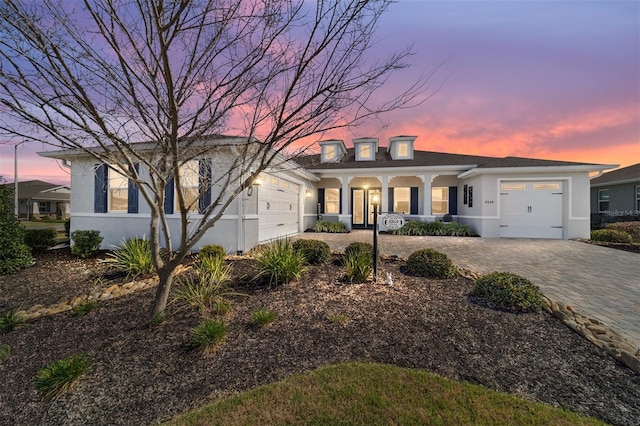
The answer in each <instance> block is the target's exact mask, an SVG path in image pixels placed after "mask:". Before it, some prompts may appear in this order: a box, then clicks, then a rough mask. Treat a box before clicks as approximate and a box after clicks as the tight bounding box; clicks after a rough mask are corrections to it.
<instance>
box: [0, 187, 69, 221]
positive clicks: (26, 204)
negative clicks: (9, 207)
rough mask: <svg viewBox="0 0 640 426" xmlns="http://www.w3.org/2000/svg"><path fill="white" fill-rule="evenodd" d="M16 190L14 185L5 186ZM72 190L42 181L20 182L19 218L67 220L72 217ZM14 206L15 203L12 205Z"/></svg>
mask: <svg viewBox="0 0 640 426" xmlns="http://www.w3.org/2000/svg"><path fill="white" fill-rule="evenodd" d="M5 185H6V186H7V187H9V188H11V189H14V188H15V186H14V184H13V183H8V184H5ZM70 199H71V188H69V187H68V186H64V185H56V184H53V183H49V182H43V181H41V180H29V181H26V182H18V206H19V207H18V216H19V217H20V218H23V219H26V218H31V217H33V218H35V219H39V218H42V217H45V216H47V217H50V218H52V219H67V218H68V217H69V215H70ZM12 204H13V203H12Z"/></svg>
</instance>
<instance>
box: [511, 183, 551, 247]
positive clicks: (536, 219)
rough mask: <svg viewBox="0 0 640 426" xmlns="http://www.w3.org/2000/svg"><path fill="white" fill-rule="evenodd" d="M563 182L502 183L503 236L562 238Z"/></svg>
mask: <svg viewBox="0 0 640 426" xmlns="http://www.w3.org/2000/svg"><path fill="white" fill-rule="evenodd" d="M562 205H563V194H562V182H545V181H542V182H528V181H527V182H518V181H514V182H501V184H500V236H501V237H510V238H562V217H563V214H562Z"/></svg>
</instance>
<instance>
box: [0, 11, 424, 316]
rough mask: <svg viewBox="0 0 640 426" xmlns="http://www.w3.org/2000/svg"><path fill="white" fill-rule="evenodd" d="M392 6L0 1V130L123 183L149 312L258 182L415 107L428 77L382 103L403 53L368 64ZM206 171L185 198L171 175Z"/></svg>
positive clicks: (184, 188)
mask: <svg viewBox="0 0 640 426" xmlns="http://www.w3.org/2000/svg"><path fill="white" fill-rule="evenodd" d="M391 3H392V1H390V0H346V1H344V0H317V1H315V2H305V1H302V0H243V1H238V0H194V1H186V0H183V1H175V0H173V1H162V0H138V1H135V2H134V1H130V2H114V1H111V0H92V1H85V2H64V1H56V0H39V1H33V2H25V1H22V0H3V1H2V2H1V3H0V131H2V132H5V133H7V134H10V135H13V136H16V137H22V138H26V139H31V140H38V141H41V142H43V143H45V144H47V145H49V146H51V147H55V148H57V149H67V150H73V152H76V153H77V152H81V153H84V154H85V155H90V156H92V157H93V158H94V159H95V161H96V162H99V163H102V164H106V165H108V170H109V171H110V172H111V171H113V172H115V173H120V174H122V175H124V177H125V178H127V179H129V181H130V182H132V183H134V184H135V185H136V187H137V189H138V191H139V194H140V197H141V199H143V200H144V201H145V202H146V204H147V205H148V206H149V209H150V222H149V232H148V235H149V238H150V241H151V248H152V253H153V263H154V266H155V269H156V271H157V273H158V276H159V278H160V282H159V285H158V287H157V292H156V298H155V302H154V307H153V312H152V313H153V314H157V313H159V312H161V311H163V310H164V309H165V307H166V304H167V299H168V296H169V290H170V287H171V283H172V281H173V276H174V272H175V269H176V267H177V266H178V265H179V264H180V262H181V261H182V259H183V258H184V257H185V256H186V255H187V253H189V251H190V250H191V249H192V247H193V246H194V245H195V244H196V243H197V242H198V240H200V238H201V237H202V236H203V235H204V234H205V233H206V232H207V230H209V229H210V228H212V227H213V226H214V225H215V224H216V222H217V221H218V220H219V219H220V218H221V217H222V215H223V214H224V211H225V209H226V208H227V207H228V206H229V205H230V204H231V202H232V201H233V200H234V199H235V198H236V197H237V196H238V195H239V194H240V193H241V192H242V191H244V190H245V189H246V188H248V187H249V186H250V185H251V183H252V181H253V180H254V179H255V178H256V176H257V175H258V174H259V173H261V172H262V171H263V170H265V169H266V168H267V167H273V166H278V165H279V164H277V163H278V162H282V161H283V159H284V158H285V156H284V154H287V153H289V154H291V153H292V152H293V147H294V146H295V147H296V150H297V149H305V146H304V142H300V141H308V142H307V143H309V142H313V139H312V138H310V137H311V136H314V135H321V134H323V133H324V132H327V131H331V130H335V129H340V128H347V127H350V126H354V125H357V124H359V123H361V122H363V121H364V120H365V119H368V118H377V117H378V116H379V114H381V113H383V112H386V111H390V110H394V109H398V108H408V107H410V106H413V105H416V104H417V103H419V102H420V100H419V98H418V95H422V94H423V91H424V90H423V89H424V88H425V87H426V83H427V79H426V78H422V79H419V80H418V81H417V82H416V83H415V84H412V85H409V86H408V87H407V89H406V90H404V91H403V90H399V91H398V90H396V91H394V94H393V96H388V95H383V96H380V95H379V93H380V91H379V89H381V88H382V87H383V84H384V83H385V82H386V81H387V79H388V77H389V76H390V75H391V74H392V73H394V72H395V71H397V70H401V69H404V68H406V67H407V66H408V64H407V62H406V60H407V59H408V57H409V56H410V52H409V51H408V50H402V51H399V52H397V53H392V54H390V55H389V56H388V57H386V58H372V57H369V54H371V53H373V50H374V49H373V48H374V46H373V42H374V39H375V37H374V35H375V30H376V28H377V25H378V22H379V20H380V18H381V16H382V15H383V13H384V12H385V11H386V10H387V8H388V7H389V5H390V4H391ZM422 99H424V97H422ZM416 100H418V102H416ZM212 135H228V136H231V137H230V138H226V139H225V138H219V137H218V138H214V139H216V141H215V142H214V143H210V141H211V140H212ZM300 144H302V146H300ZM203 158H207V159H211V162H210V163H209V165H208V166H205V167H206V168H208V169H210V170H206V169H205V170H202V168H201V169H200V170H198V167H197V166H196V167H193V166H191V167H192V170H193V172H192V173H191V174H192V175H196V176H198V175H202V174H204V175H206V176H207V178H208V180H207V183H206V184H203V185H200V186H198V187H197V188H196V189H195V190H194V185H193V184H191V185H189V183H188V182H187V181H188V179H189V178H188V177H185V175H184V174H183V173H182V172H181V170H183V169H184V168H185V166H187V165H189V164H193V163H194V162H195V164H197V163H198V160H199V159H203ZM167 188H170V193H171V194H175V197H176V200H175V206H176V208H175V210H176V211H175V214H176V215H177V214H179V216H180V219H181V226H180V235H179V239H178V238H172V235H171V233H170V228H169V226H168V219H167V212H166V211H165V208H164V206H165V197H166V196H165V194H166V192H165V190H166V189H167ZM212 188H213V191H212ZM194 206H195V207H196V208H199V210H201V211H200V213H201V216H199V217H198V218H197V219H193V218H192V217H190V216H191V215H190V212H191V211H193V209H194ZM162 243H163V244H164V248H165V249H166V251H167V253H168V256H167V257H163V256H161V250H160V249H161V244H162Z"/></svg>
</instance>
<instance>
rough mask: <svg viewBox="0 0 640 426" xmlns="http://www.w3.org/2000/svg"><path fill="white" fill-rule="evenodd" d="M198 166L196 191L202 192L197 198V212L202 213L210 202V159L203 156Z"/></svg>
mask: <svg viewBox="0 0 640 426" xmlns="http://www.w3.org/2000/svg"><path fill="white" fill-rule="evenodd" d="M198 166H199V167H198V168H199V173H198V192H199V193H200V194H202V195H201V196H200V199H199V200H198V212H200V213H204V211H205V210H206V209H207V207H209V205H210V204H211V160H210V159H209V158H203V159H201V160H200V163H199V165H198ZM203 189H204V193H203V192H202V191H203Z"/></svg>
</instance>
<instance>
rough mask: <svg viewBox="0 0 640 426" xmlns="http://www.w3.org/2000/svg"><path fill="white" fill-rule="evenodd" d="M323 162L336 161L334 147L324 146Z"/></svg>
mask: <svg viewBox="0 0 640 426" xmlns="http://www.w3.org/2000/svg"><path fill="white" fill-rule="evenodd" d="M323 148H324V160H325V161H331V160H335V159H336V147H335V146H331V145H327V146H324V147H323Z"/></svg>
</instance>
